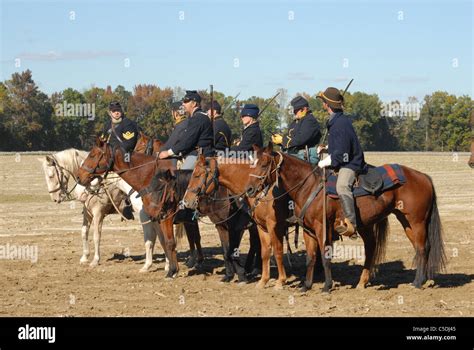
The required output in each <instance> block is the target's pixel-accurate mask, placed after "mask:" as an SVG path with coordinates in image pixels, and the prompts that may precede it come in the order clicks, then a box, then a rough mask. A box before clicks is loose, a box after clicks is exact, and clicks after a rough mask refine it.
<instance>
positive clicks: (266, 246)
mask: <svg viewBox="0 0 474 350" xmlns="http://www.w3.org/2000/svg"><path fill="white" fill-rule="evenodd" d="M257 229H258V235H259V237H260V244H261V247H262V248H261V251H262V253H261V254H262V277H261V278H260V281H258V283H257V285H256V288H260V289H262V288H265V285H266V284H267V282H268V281H269V280H270V257H271V252H272V239H271V236H270V234H269V233H268V232H266V231H265V230H263V228H262V227H261V226H260V225H258V228H257Z"/></svg>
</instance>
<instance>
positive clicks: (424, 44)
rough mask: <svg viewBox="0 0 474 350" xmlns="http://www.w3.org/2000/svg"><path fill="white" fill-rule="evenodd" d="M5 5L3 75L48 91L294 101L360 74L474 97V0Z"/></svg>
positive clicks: (419, 90) (390, 93)
mask: <svg viewBox="0 0 474 350" xmlns="http://www.w3.org/2000/svg"><path fill="white" fill-rule="evenodd" d="M0 1H1V37H0V40H1V56H0V58H1V66H0V67H1V70H0V73H1V75H0V79H1V80H5V79H8V78H9V77H10V75H11V74H12V73H14V72H18V71H22V70H25V69H27V68H29V69H31V70H32V71H33V78H34V79H35V81H36V82H37V83H38V85H39V86H40V88H41V89H42V90H43V91H45V92H46V93H48V94H50V93H52V92H54V91H59V90H62V89H64V88H66V87H73V88H75V89H78V90H83V89H86V88H88V87H90V86H91V85H96V86H99V87H106V86H107V85H111V86H112V88H115V87H116V86H117V85H119V84H121V85H124V86H125V87H126V88H127V89H129V90H131V89H132V88H133V86H134V85H136V84H139V83H154V84H158V85H159V86H161V87H165V86H171V87H174V86H180V87H183V88H185V89H205V88H207V87H208V86H209V84H211V83H212V84H214V87H215V89H217V90H219V91H222V92H224V93H225V94H227V95H235V94H236V93H238V92H241V95H240V96H241V97H244V98H245V97H249V96H252V95H258V96H263V97H270V96H272V95H273V94H274V93H275V91H276V90H277V89H278V88H285V89H287V90H288V93H289V95H290V97H291V96H293V95H295V94H296V93H297V92H308V93H311V94H313V93H316V92H317V91H319V90H322V89H324V88H326V87H327V86H336V87H340V88H344V86H345V85H346V84H347V82H348V81H349V79H350V78H355V80H354V83H353V85H352V87H351V90H352V91H364V92H368V93H377V94H378V95H379V96H380V97H381V98H382V99H383V100H385V101H388V100H392V99H400V100H405V99H406V98H407V97H408V96H417V97H419V98H422V97H423V96H424V95H425V94H428V93H431V92H433V91H435V90H446V91H448V92H451V93H455V94H457V95H460V94H469V95H471V96H472V94H473V90H474V87H473V17H474V13H473V5H472V1H471V0H455V1H441V0H435V1H425V0H411V1H399V0H397V1H381V0H379V1H375V0H373V1H362V0H355V1H306V0H296V1H269V0H254V1H250V0H242V1H218V0H195V1H177V0H169V1H161V0H156V1H152V0H150V1H87V0H86V1H81V2H77V1H41V0H40V1H7V0H0ZM71 11H74V15H75V18H74V20H71V18H70V17H71ZM181 11H182V12H181ZM400 11H402V12H400ZM292 14H293V19H291V16H292ZM180 16H181V18H180ZM183 16H184V18H183ZM16 58H19V59H20V64H21V66H20V67H16V66H15V59H16ZM127 59H128V60H129V66H128V67H127V66H126V62H127V61H126V60H127ZM456 62H457V66H456ZM236 63H238V66H236ZM344 63H347V64H348V65H347V64H346V65H344ZM453 65H454V66H453Z"/></svg>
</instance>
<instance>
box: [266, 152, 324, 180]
mask: <svg viewBox="0 0 474 350" xmlns="http://www.w3.org/2000/svg"><path fill="white" fill-rule="evenodd" d="M277 154H283V163H284V162H285V160H287V159H290V160H291V161H293V162H295V163H296V168H297V169H298V172H301V171H300V169H305V170H307V171H308V172H310V171H311V172H313V173H314V174H315V175H317V176H320V177H321V176H323V170H322V169H321V168H320V167H318V165H317V164H315V165H312V164H311V163H308V162H306V161H304V160H302V159H300V158H298V157H295V156H293V155H291V154H287V153H283V152H280V153H277V152H272V156H276V155H277ZM283 163H282V165H283Z"/></svg>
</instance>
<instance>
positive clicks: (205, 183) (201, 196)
mask: <svg viewBox="0 0 474 350" xmlns="http://www.w3.org/2000/svg"><path fill="white" fill-rule="evenodd" d="M252 164H253V163H251V162H249V161H247V162H244V160H241V159H235V158H220V157H219V158H218V157H209V158H205V157H204V156H203V155H200V156H199V158H198V161H197V163H196V167H195V168H194V172H193V176H192V178H191V180H190V181H189V185H188V188H187V191H186V193H185V195H184V198H183V204H184V205H185V206H186V207H187V208H190V209H196V208H197V207H198V204H199V203H201V202H202V201H203V200H205V199H207V198H211V197H212V196H213V194H214V193H215V192H216V191H218V190H219V189H220V188H222V186H224V187H226V188H228V189H229V190H230V192H232V193H233V194H235V195H239V194H240V195H241V196H243V195H244V194H245V191H246V186H247V182H248V178H249V176H250V174H251V173H252V171H253V167H252ZM219 185H221V186H219ZM275 190H276V189H275ZM273 193H274V187H273V186H272V187H271V188H269V189H268V191H267V194H265V196H263V197H262V198H259V199H254V198H252V199H250V200H249V204H250V207H251V208H252V216H253V219H254V220H255V222H256V224H257V228H258V234H259V237H260V242H261V250H262V276H261V278H260V281H259V282H258V283H257V286H256V287H257V288H264V287H265V285H266V284H267V282H268V280H269V279H270V254H271V248H272V247H273V254H274V255H275V260H276V262H277V266H278V280H277V282H276V285H275V289H281V288H282V287H283V285H284V284H285V282H286V272H285V267H284V265H283V237H284V235H285V231H286V227H287V224H286V218H287V217H288V199H289V198H288V196H285V197H284V198H281V199H279V200H276V201H273ZM277 195H278V192H277ZM261 199H265V201H261ZM277 213H278V215H277Z"/></svg>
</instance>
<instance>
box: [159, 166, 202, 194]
mask: <svg viewBox="0 0 474 350" xmlns="http://www.w3.org/2000/svg"><path fill="white" fill-rule="evenodd" d="M167 171H168V170H163V169H157V171H156V173H155V176H153V179H152V181H151V184H150V187H151V188H153V189H158V188H159V187H160V180H163V179H164V177H165V174H166V172H167ZM192 173H193V170H176V171H175V177H174V178H173V179H172V180H171V181H169V182H170V183H171V187H172V188H173V190H174V191H175V192H176V197H177V198H178V200H181V199H183V197H184V194H185V193H186V190H187V188H188V184H189V180H191V175H192Z"/></svg>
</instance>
